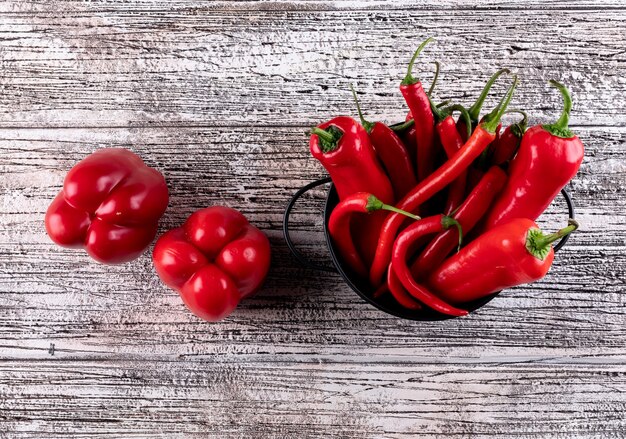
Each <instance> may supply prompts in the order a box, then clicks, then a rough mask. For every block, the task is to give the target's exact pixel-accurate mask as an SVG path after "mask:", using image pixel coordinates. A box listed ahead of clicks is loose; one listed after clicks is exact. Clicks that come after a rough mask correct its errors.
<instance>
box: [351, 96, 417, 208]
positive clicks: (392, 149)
mask: <svg viewBox="0 0 626 439" xmlns="http://www.w3.org/2000/svg"><path fill="white" fill-rule="evenodd" d="M350 88H351V90H352V95H353V96H354V102H355V103H356V109H357V112H358V113H359V119H361V125H363V128H365V130H366V131H367V133H368V134H369V136H370V141H371V142H372V146H373V147H374V151H376V155H377V156H378V158H379V159H380V161H381V162H382V164H383V166H384V167H385V170H386V171H387V176H388V177H389V180H390V181H391V185H392V187H393V192H394V196H395V199H400V198H402V197H403V196H404V195H405V194H406V193H407V192H409V191H410V190H411V189H413V188H414V187H415V185H416V184H417V181H416V180H415V171H414V170H413V163H412V161H411V157H410V155H409V152H408V151H407V149H406V147H405V146H404V143H402V140H401V139H400V138H399V137H398V135H397V134H396V133H395V132H394V130H392V129H391V128H389V127H388V126H387V125H385V124H384V123H382V122H369V121H367V120H365V117H363V112H362V111H361V106H360V105H359V100H358V98H357V96H356V92H355V91H354V87H352V86H350Z"/></svg>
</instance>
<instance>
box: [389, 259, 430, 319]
mask: <svg viewBox="0 0 626 439" xmlns="http://www.w3.org/2000/svg"><path fill="white" fill-rule="evenodd" d="M385 285H387V288H388V289H389V292H390V293H391V295H392V296H393V298H394V299H396V302H398V303H399V304H400V305H402V306H403V307H404V308H406V309H410V310H414V311H417V310H420V309H422V304H421V303H419V302H418V301H417V300H415V299H414V298H413V296H411V295H410V294H409V293H407V291H406V290H405V289H404V286H403V285H402V282H400V279H398V275H397V274H396V271H395V269H394V268H393V263H390V264H389V269H388V270H387V283H386V284H385Z"/></svg>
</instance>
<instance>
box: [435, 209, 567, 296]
mask: <svg viewBox="0 0 626 439" xmlns="http://www.w3.org/2000/svg"><path fill="white" fill-rule="evenodd" d="M577 227H578V224H576V222H575V221H573V220H570V225H569V226H568V227H566V228H564V229H561V230H559V231H558V232H557V233H553V234H551V235H544V234H543V233H542V232H541V231H540V230H539V227H538V226H537V224H535V222H534V221H532V220H530V219H528V218H516V219H513V220H511V221H509V222H507V223H505V224H502V225H499V226H497V227H494V228H493V229H491V230H489V231H488V232H486V233H484V234H483V235H480V236H479V237H478V238H476V239H475V240H474V241H472V242H471V243H469V244H468V245H467V246H466V247H464V248H463V249H462V250H461V251H460V252H458V253H456V254H455V255H453V256H451V257H450V258H449V259H447V260H446V261H445V262H444V263H443V264H442V265H441V266H440V267H439V268H438V269H437V270H436V271H435V272H434V273H432V274H431V275H430V277H429V278H428V280H427V282H426V284H427V285H428V286H429V287H430V288H431V289H432V290H433V291H435V292H436V293H437V294H438V295H439V297H441V298H442V299H443V300H445V301H447V302H449V303H453V304H461V303H465V302H470V301H472V300H476V299H479V298H481V297H484V296H487V295H489V294H491V293H495V292H496V291H500V290H503V289H505V288H509V287H513V286H516V285H521V284H525V283H530V282H534V281H536V280H539V279H541V278H542V277H544V276H545V275H546V273H547V272H548V270H549V269H550V266H551V265H552V261H553V260H554V250H553V248H552V245H551V243H552V242H553V241H555V240H557V239H560V238H561V237H563V236H565V235H567V234H568V233H571V232H572V231H573V230H575V229H576V228H577Z"/></svg>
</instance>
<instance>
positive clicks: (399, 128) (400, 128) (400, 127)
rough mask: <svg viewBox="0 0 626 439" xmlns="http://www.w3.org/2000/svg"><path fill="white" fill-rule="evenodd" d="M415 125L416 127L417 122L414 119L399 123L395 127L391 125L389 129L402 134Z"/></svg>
mask: <svg viewBox="0 0 626 439" xmlns="http://www.w3.org/2000/svg"><path fill="white" fill-rule="evenodd" d="M413 125H415V120H414V119H409V120H407V121H406V122H403V123H398V124H395V125H391V126H389V128H391V129H392V130H393V131H395V132H396V133H398V132H402V131H404V130H406V129H407V128H410V127H412V126H413Z"/></svg>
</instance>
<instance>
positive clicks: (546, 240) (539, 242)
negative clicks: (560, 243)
mask: <svg viewBox="0 0 626 439" xmlns="http://www.w3.org/2000/svg"><path fill="white" fill-rule="evenodd" d="M567 224H568V225H567V227H563V228H562V229H561V230H558V231H557V232H555V233H550V234H549V235H542V236H539V237H537V238H536V239H535V247H536V248H538V249H543V248H546V247H548V246H549V245H550V244H552V243H553V242H554V241H556V240H558V239H561V238H562V237H564V236H565V235H569V234H570V233H572V232H573V231H574V230H576V229H578V227H579V225H578V222H577V221H576V220H574V219H571V218H570V219H569V221H568V222H567Z"/></svg>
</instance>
